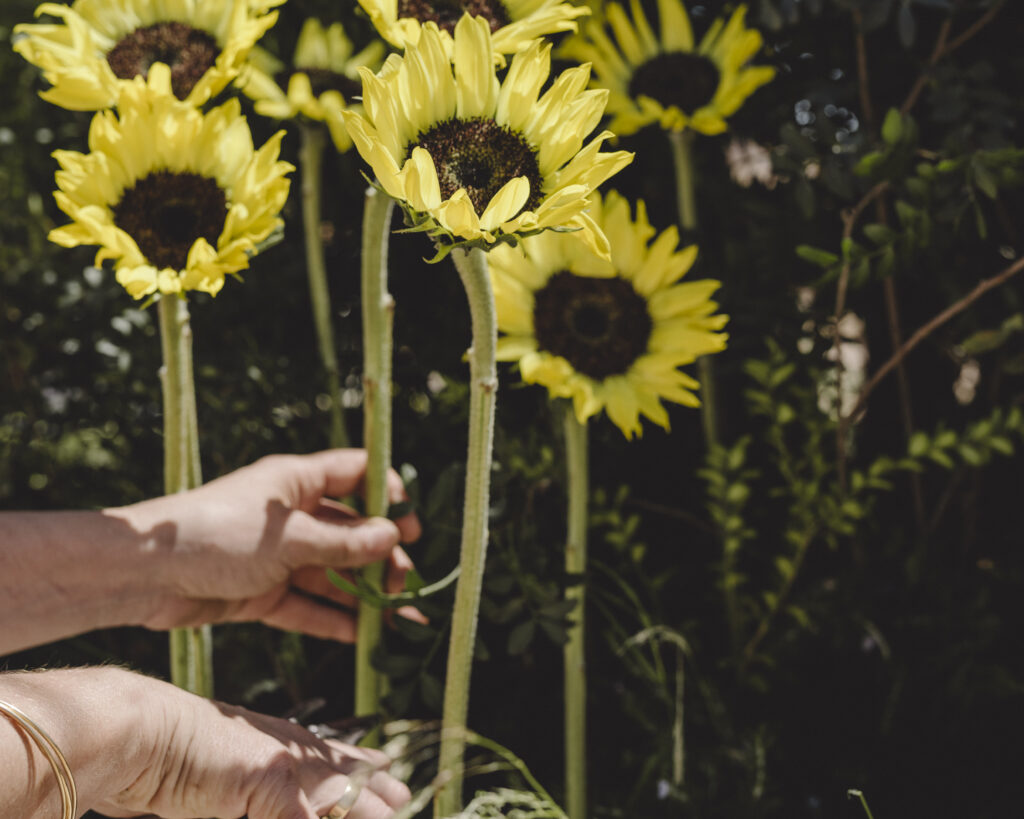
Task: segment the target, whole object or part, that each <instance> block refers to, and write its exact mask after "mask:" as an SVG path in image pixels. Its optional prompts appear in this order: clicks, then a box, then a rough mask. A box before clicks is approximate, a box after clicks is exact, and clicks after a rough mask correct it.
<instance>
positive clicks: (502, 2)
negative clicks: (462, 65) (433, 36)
mask: <svg viewBox="0 0 1024 819" xmlns="http://www.w3.org/2000/svg"><path fill="white" fill-rule="evenodd" d="M359 5H361V6H362V7H363V9H364V10H365V11H366V13H367V14H369V15H370V19H371V20H372V21H373V24H374V25H375V26H376V27H377V31H378V32H380V36H381V37H383V38H384V39H385V40H387V41H388V42H389V43H391V44H392V45H393V46H395V47H396V48H402V49H404V48H406V47H407V46H410V45H416V43H418V42H419V39H420V33H421V32H422V30H423V26H424V25H425V24H426V23H434V24H435V25H436V26H437V27H438V28H439V29H440V31H441V40H442V42H443V43H444V46H445V50H446V52H447V53H448V54H451V48H452V32H453V31H454V30H455V25H456V23H458V22H459V19H460V18H461V17H462V15H463V13H469V14H472V15H474V16H479V17H483V18H484V19H486V20H487V23H488V25H489V26H490V29H491V34H492V35H493V42H494V51H495V53H496V55H498V56H496V59H497V60H498V61H499V62H503V58H502V57H501V56H500V55H503V54H514V53H515V52H517V51H519V50H520V49H522V48H523V47H524V46H525V45H527V43H529V42H530V41H532V40H535V39H536V38H538V37H543V36H545V35H547V34H554V33H556V32H559V31H576V18H577V17H581V16H582V15H584V14H589V13H590V10H589V9H587V8H585V7H581V6H575V5H573V4H571V3H560V2H558V0H359Z"/></svg>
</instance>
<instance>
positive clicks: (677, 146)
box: [668, 130, 697, 239]
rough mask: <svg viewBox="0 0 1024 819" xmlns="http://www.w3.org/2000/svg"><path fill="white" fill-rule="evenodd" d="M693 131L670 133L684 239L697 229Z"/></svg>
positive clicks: (680, 222)
mask: <svg viewBox="0 0 1024 819" xmlns="http://www.w3.org/2000/svg"><path fill="white" fill-rule="evenodd" d="M693 138H694V133H693V131H690V130H686V131H669V132H668V140H669V142H670V143H671V145H672V162H673V165H674V166H675V170H676V203H677V205H678V207H679V227H680V228H682V230H681V233H682V235H683V238H684V239H686V238H688V236H687V234H689V233H692V232H693V231H694V230H696V229H697V194H696V185H695V184H694V182H695V177H694V174H693Z"/></svg>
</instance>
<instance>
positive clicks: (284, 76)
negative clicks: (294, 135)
mask: <svg viewBox="0 0 1024 819" xmlns="http://www.w3.org/2000/svg"><path fill="white" fill-rule="evenodd" d="M384 51H385V46H384V43H383V42H381V41H380V40H375V41H374V42H372V43H370V45H368V46H367V47H366V48H364V49H363V50H362V51H360V52H358V53H356V54H354V53H353V48H352V41H351V40H349V38H348V36H347V35H346V34H345V29H344V27H343V26H342V25H341V23H332V24H331V25H330V26H328V27H327V28H326V29H325V28H324V27H323V25H322V24H321V23H320V21H319V20H317V19H315V18H312V17H311V18H309V19H307V20H306V22H305V23H304V24H303V26H302V31H301V32H300V33H299V39H298V42H297V44H296V46H295V56H294V57H293V59H292V65H291V67H290V68H289V67H286V66H285V65H284V64H283V63H282V62H281V61H280V60H277V59H276V58H274V57H273V56H271V55H270V54H269V53H268V52H266V51H264V50H262V49H261V48H259V46H257V47H256V48H254V49H253V50H252V53H251V54H250V55H249V60H248V62H247V64H246V65H245V67H244V68H243V70H242V75H241V76H240V77H239V79H238V85H239V87H240V88H241V89H242V91H244V92H245V93H246V94H247V95H248V96H249V97H251V98H252V99H253V100H254V101H255V103H256V112H257V113H259V114H262V115H263V116H267V117H273V118H274V119H292V118H294V117H300V116H301V117H304V118H306V119H309V120H313V121H316V122H323V123H326V125H327V127H328V129H329V130H330V133H331V138H332V139H333V141H334V145H335V147H336V148H337V149H338V150H339V151H347V150H348V149H349V148H351V147H352V140H351V139H350V138H349V135H348V132H347V131H346V130H345V124H344V122H343V121H342V118H341V112H342V111H343V110H345V109H346V108H351V107H353V106H354V103H353V100H354V99H355V98H356V97H358V96H359V95H360V94H361V93H362V81H361V80H360V79H359V69H360V68H363V67H366V68H369V69H371V70H376V69H377V68H379V67H380V64H381V61H382V60H383V59H384Z"/></svg>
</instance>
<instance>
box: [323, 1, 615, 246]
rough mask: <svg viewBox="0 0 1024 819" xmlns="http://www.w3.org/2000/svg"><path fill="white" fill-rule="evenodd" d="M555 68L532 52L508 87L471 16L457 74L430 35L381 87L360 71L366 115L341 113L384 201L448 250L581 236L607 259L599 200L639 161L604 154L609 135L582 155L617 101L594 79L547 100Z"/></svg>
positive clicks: (382, 77)
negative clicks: (596, 196)
mask: <svg viewBox="0 0 1024 819" xmlns="http://www.w3.org/2000/svg"><path fill="white" fill-rule="evenodd" d="M550 56H551V48H550V46H549V45H546V44H544V43H542V42H541V41H534V42H533V43H532V44H531V45H530V46H529V47H528V48H526V49H525V50H523V51H521V52H519V53H518V54H516V55H515V57H514V58H513V60H512V64H511V66H510V67H509V70H508V73H507V75H506V76H505V79H504V82H501V83H499V81H498V78H497V76H496V75H495V67H494V51H493V47H492V45H491V32H490V29H489V27H488V25H487V21H486V20H484V19H483V18H482V17H470V16H469V15H468V14H467V15H465V16H463V18H462V19H461V20H460V21H459V23H458V25H457V26H456V27H455V38H454V58H455V61H454V65H452V64H451V63H450V62H449V60H448V56H447V54H446V52H445V49H444V46H443V43H442V40H441V33H440V31H439V29H438V28H437V26H436V25H434V24H433V23H428V24H427V25H425V26H424V27H423V36H422V37H421V38H420V41H419V43H417V44H416V45H415V46H410V47H409V48H408V49H407V50H406V53H405V57H404V58H401V57H398V56H397V55H392V56H391V57H389V58H388V61H387V62H386V63H385V64H384V68H383V69H382V71H381V73H380V74H379V75H378V76H374V75H373V74H372V73H371V72H369V71H368V70H366V69H363V70H362V72H361V73H362V75H363V104H364V106H365V108H366V113H365V115H358V114H355V113H352V112H350V111H345V112H343V114H342V116H343V117H344V118H345V124H346V126H347V127H348V131H349V134H350V135H351V136H352V139H353V141H354V142H355V144H356V147H357V148H358V149H359V153H360V154H361V155H362V157H363V159H365V160H366V162H368V163H369V165H370V166H371V167H372V168H373V171H374V173H375V174H376V175H377V179H378V181H379V183H380V185H381V186H382V187H383V188H384V190H385V191H386V192H387V193H388V194H389V195H390V196H391V197H393V198H394V199H396V200H397V201H398V202H399V204H400V205H401V206H402V207H403V209H404V210H405V211H406V213H407V215H408V217H409V219H410V221H411V222H412V223H413V224H414V225H415V226H416V227H417V228H418V229H421V230H425V231H428V232H429V233H430V234H431V235H432V236H433V237H434V238H435V240H436V241H437V242H438V243H439V245H440V246H441V248H442V249H450V248H451V247H456V246H460V245H462V246H465V245H467V244H469V245H472V246H477V247H486V246H488V245H491V244H493V243H494V242H499V241H515V240H516V238H517V237H519V236H521V235H524V234H530V233H535V232H538V231H541V230H546V229H550V228H556V229H570V230H571V229H578V231H579V234H580V236H581V237H582V238H583V239H584V240H586V241H588V242H589V243H590V244H591V246H592V247H594V248H595V250H596V251H597V252H598V253H600V254H602V255H607V252H608V249H607V241H606V240H605V238H604V234H602V233H601V231H600V229H599V228H597V227H596V225H595V224H594V222H593V220H592V219H591V218H590V217H589V216H588V215H587V213H586V210H587V208H588V207H589V204H590V199H589V197H590V195H591V193H592V191H593V190H594V189H595V188H596V187H597V186H598V185H600V184H601V183H602V182H604V181H605V180H606V179H608V177H610V176H611V175H612V174H614V173H616V172H618V171H619V170H621V169H622V168H623V167H625V166H626V165H627V164H628V163H629V162H630V161H631V160H632V158H633V155H632V154H630V153H627V152H625V151H615V152H604V153H602V152H601V151H600V148H601V145H602V143H603V142H604V141H605V140H606V139H608V138H609V137H610V136H611V133H610V132H608V131H605V132H603V133H600V134H598V135H597V136H596V137H594V138H593V139H592V140H591V141H590V142H589V143H587V145H586V146H583V139H584V137H585V136H586V135H587V134H589V133H590V132H591V130H593V128H594V127H595V126H596V125H597V123H598V121H599V120H600V119H601V116H602V114H603V112H604V104H605V99H606V96H607V92H605V91H596V90H594V91H587V90H584V89H585V86H586V84H587V79H588V77H589V69H588V68H587V67H585V66H584V67H579V68H574V69H570V70H568V71H565V72H564V73H562V74H561V75H560V76H559V77H558V78H557V79H555V80H554V82H553V83H552V84H551V87H550V88H549V89H548V91H546V92H545V93H544V94H543V95H540V90H541V87H542V86H543V85H544V84H545V82H546V81H547V79H548V73H549V69H550ZM539 95H540V96H539ZM538 96H539V98H538ZM442 255H443V254H442Z"/></svg>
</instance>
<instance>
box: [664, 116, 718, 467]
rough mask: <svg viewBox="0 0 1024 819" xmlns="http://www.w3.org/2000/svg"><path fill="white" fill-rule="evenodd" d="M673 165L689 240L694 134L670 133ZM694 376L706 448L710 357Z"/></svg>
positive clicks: (711, 417)
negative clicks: (699, 395)
mask: <svg viewBox="0 0 1024 819" xmlns="http://www.w3.org/2000/svg"><path fill="white" fill-rule="evenodd" d="M668 137H669V143H670V144H671V145H672V162H673V164H674V165H675V171H676V199H677V202H678V205H679V227H680V234H681V235H682V237H683V239H684V240H686V241H688V240H689V239H690V238H691V234H692V233H693V232H694V231H695V230H696V229H697V195H696V185H695V182H696V178H695V176H694V172H693V138H694V133H693V131H690V130H686V131H669V132H668ZM697 377H698V379H699V380H700V388H701V405H700V419H701V423H702V424H703V426H704V441H705V443H706V444H707V447H708V449H711V447H713V446H714V445H715V444H717V443H718V413H717V410H716V402H715V372H714V367H713V366H712V363H711V357H710V356H706V355H705V356H701V357H700V358H699V359H697Z"/></svg>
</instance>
